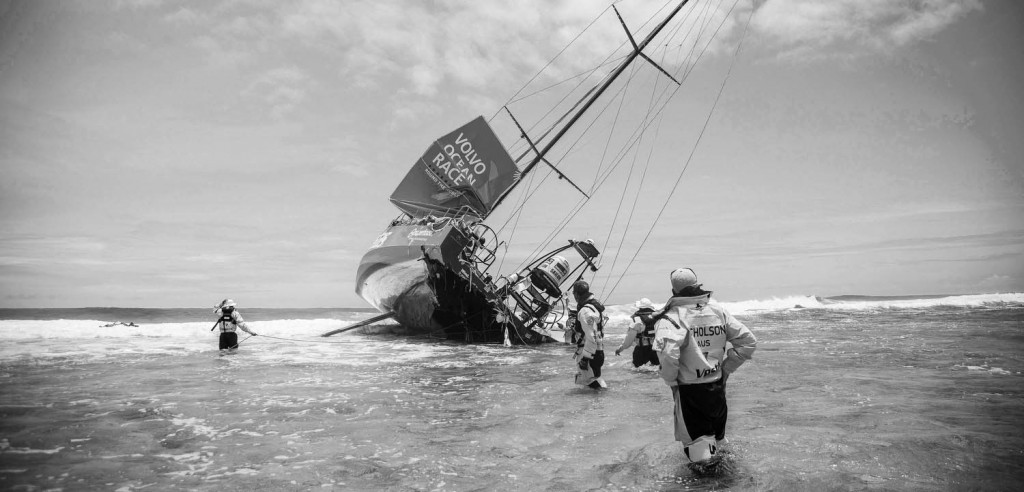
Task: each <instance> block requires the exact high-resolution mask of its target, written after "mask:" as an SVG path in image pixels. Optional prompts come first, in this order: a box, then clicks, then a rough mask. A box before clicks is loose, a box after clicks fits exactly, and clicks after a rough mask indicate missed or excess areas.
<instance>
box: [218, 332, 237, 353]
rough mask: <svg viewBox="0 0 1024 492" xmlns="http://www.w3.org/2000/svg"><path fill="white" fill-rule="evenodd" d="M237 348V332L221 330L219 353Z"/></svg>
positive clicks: (229, 351) (230, 351)
mask: <svg viewBox="0 0 1024 492" xmlns="http://www.w3.org/2000/svg"><path fill="white" fill-rule="evenodd" d="M237 348H238V334H237V333H235V332H230V331H227V332H223V333H221V334H220V353H221V354H228V353H232V352H234V351H235V350H236V349H237Z"/></svg>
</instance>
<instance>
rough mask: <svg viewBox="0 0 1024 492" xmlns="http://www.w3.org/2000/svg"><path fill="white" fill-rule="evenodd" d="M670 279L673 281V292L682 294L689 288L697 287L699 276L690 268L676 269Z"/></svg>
mask: <svg viewBox="0 0 1024 492" xmlns="http://www.w3.org/2000/svg"><path fill="white" fill-rule="evenodd" d="M669 279H671V280H672V290H673V291H674V292H680V291H682V290H683V289H685V288H687V287H692V286H694V285H697V274H696V273H694V272H693V270H692V269H689V268H676V269H675V270H672V273H671V274H669Z"/></svg>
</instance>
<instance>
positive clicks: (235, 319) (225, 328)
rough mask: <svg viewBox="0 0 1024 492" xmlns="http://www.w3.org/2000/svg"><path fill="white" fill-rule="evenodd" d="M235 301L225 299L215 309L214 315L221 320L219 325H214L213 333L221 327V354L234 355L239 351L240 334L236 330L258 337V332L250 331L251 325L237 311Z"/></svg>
mask: <svg viewBox="0 0 1024 492" xmlns="http://www.w3.org/2000/svg"><path fill="white" fill-rule="evenodd" d="M236 305H237V304H235V301H232V300H231V299H224V300H223V301H221V303H220V304H218V305H216V306H214V307H213V313H214V314H216V315H217V316H218V317H219V319H218V320H217V324H215V325H213V328H211V331H213V330H214V329H216V328H217V327H220V354H221V355H224V354H229V353H233V352H234V351H235V350H237V349H238V333H236V331H235V330H237V329H239V328H241V329H242V331H244V332H246V333H248V334H250V335H252V336H257V335H256V332H254V331H252V330H250V329H249V325H247V324H246V323H245V320H244V319H242V314H241V313H239V312H238V311H236V310H235V306H236Z"/></svg>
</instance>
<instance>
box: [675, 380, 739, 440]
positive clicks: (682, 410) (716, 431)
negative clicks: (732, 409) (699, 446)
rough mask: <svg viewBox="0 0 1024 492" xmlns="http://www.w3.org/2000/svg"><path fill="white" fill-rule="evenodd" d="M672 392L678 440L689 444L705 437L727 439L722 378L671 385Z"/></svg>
mask: <svg viewBox="0 0 1024 492" xmlns="http://www.w3.org/2000/svg"><path fill="white" fill-rule="evenodd" d="M672 395H673V397H674V400H675V401H674V403H675V412H674V424H675V438H676V440H677V441H680V442H682V443H684V444H685V445H687V446H689V445H690V444H691V443H693V442H695V441H697V440H698V439H702V438H703V439H705V440H707V439H711V438H714V440H715V441H716V443H717V442H722V441H724V440H725V424H726V421H727V419H728V414H729V411H728V406H727V405H726V401H725V384H724V383H723V382H721V381H716V382H713V383H703V384H690V385H680V386H678V387H675V388H673V389H672ZM715 447H717V444H716V446H715ZM712 454H714V451H713V452H712Z"/></svg>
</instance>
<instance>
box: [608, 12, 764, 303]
mask: <svg viewBox="0 0 1024 492" xmlns="http://www.w3.org/2000/svg"><path fill="white" fill-rule="evenodd" d="M736 3H739V0H737V1H736V2H735V3H733V6H732V8H730V9H729V13H730V14H731V13H732V10H733V9H735V8H736ZM726 17H727V18H728V14H727V15H726ZM753 17H754V11H753V10H751V11H750V15H749V16H748V17H747V23H746V25H745V26H744V28H743V34H742V35H741V37H740V41H739V43H737V44H736V50H735V51H734V53H733V59H732V63H730V64H729V70H728V71H727V72H726V74H725V78H724V79H723V80H722V85H721V87H719V89H718V94H717V95H716V96H715V101H714V103H713V104H712V106H711V111H710V112H708V116H707V118H706V119H705V120H704V126H703V127H702V128H701V131H700V134H699V135H698V136H697V141H696V142H695V143H694V145H693V148H692V149H691V150H690V155H689V156H687V158H686V162H685V164H684V165H683V169H682V170H681V171H680V172H679V176H678V177H677V178H676V181H675V184H674V185H673V186H672V191H671V192H669V195H668V199H666V200H665V203H664V204H663V205H662V207H661V210H660V211H658V215H657V216H656V217H655V218H654V222H653V223H652V224H651V227H650V229H648V231H647V234H646V235H645V236H644V239H643V241H641V242H640V246H639V247H637V250H636V253H634V254H633V257H632V258H631V259H630V260H629V264H627V265H626V270H629V267H630V266H632V265H633V262H634V261H636V257H637V256H638V255H639V254H640V250H641V249H643V247H644V245H645V244H646V243H647V240H648V239H649V238H650V237H651V233H652V232H654V227H655V226H656V225H657V224H658V220H659V219H661V216H662V215H663V214H664V213H665V209H666V208H667V207H668V204H669V202H670V201H671V198H672V195H673V194H675V191H676V189H677V188H678V187H679V183H680V182H681V181H682V179H683V173H685V172H686V169H687V168H688V167H689V166H690V162H691V160H692V159H693V155H694V153H695V152H696V150H697V145H699V144H700V140H701V138H703V136H704V132H705V131H706V130H707V128H708V124H709V123H710V122H711V116H712V115H713V114H714V112H715V108H717V107H718V101H719V100H720V99H721V98H722V93H723V92H725V86H726V84H727V83H728V81H729V76H730V75H731V74H732V69H733V68H734V67H735V66H736V59H737V58H739V53H740V49H741V48H742V47H743V41H744V40H746V38H747V30H748V29H749V28H750V20H751V18H753ZM719 29H721V25H719ZM715 32H716V34H717V32H718V31H717V30H716V31H715ZM705 48H706V47H705ZM623 276H625V273H623V274H622V275H621V276H619V279H618V280H617V281H616V282H615V285H613V286H612V290H611V292H614V291H615V288H616V287H618V285H619V282H621V281H622V277H623ZM611 292H609V294H608V296H611Z"/></svg>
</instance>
